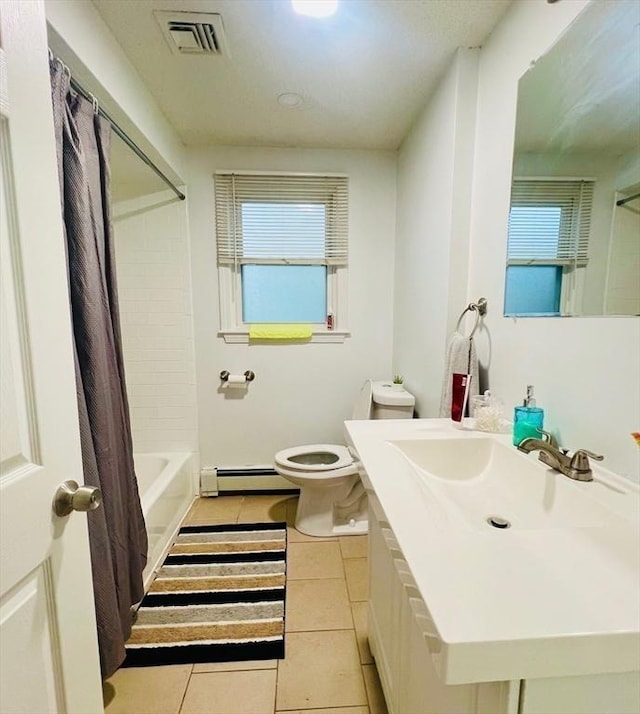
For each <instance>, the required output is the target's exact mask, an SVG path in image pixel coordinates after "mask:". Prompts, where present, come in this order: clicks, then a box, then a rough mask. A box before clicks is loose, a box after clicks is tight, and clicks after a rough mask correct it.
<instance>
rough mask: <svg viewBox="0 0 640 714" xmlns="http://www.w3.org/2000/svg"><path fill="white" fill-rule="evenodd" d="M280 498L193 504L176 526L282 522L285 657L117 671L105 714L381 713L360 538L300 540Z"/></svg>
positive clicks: (288, 502)
mask: <svg viewBox="0 0 640 714" xmlns="http://www.w3.org/2000/svg"><path fill="white" fill-rule="evenodd" d="M296 506H297V498H296V497H292V496H288V495H278V494H275V495H273V496H221V497H218V498H203V499H199V500H197V501H196V502H195V504H194V505H193V507H192V509H191V511H190V512H189V514H188V515H187V518H186V520H185V523H191V524H202V523H234V522H237V523H252V522H260V521H287V523H288V524H289V525H288V560H287V563H288V568H287V570H288V572H287V605H286V620H285V630H286V640H285V643H286V658H285V659H283V660H269V661H266V662H228V663H224V664H195V665H175V666H168V667H142V668H130V669H121V670H119V671H118V672H116V673H115V675H114V676H113V677H111V679H109V680H108V681H107V682H105V684H104V697H105V712H106V714H205V713H206V714H280V712H286V713H287V714H302V713H304V714H386V712H387V709H386V706H385V703H384V697H383V695H382V690H381V688H380V681H379V679H378V674H377V671H376V667H375V664H374V663H373V659H372V657H371V652H370V650H369V646H368V643H367V596H368V574H367V537H366V536H351V537H346V538H310V537H308V536H305V535H302V534H301V533H298V531H296V530H295V529H294V528H293V527H292V526H293V522H294V519H295V509H296Z"/></svg>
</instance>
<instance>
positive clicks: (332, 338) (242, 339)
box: [218, 330, 351, 480]
mask: <svg viewBox="0 0 640 714" xmlns="http://www.w3.org/2000/svg"><path fill="white" fill-rule="evenodd" d="M218 337H223V338H224V341H225V342H226V343H227V344H228V345H247V344H249V330H220V331H219V332H218ZM347 337H351V333H350V332H347V331H346V330H331V331H329V330H327V331H325V332H314V333H313V334H312V335H311V339H310V340H283V341H282V344H287V345H295V344H310V343H323V344H330V343H334V344H338V343H341V342H344V341H345V339H346V338H347ZM273 342H274V344H277V343H278V340H274V341H273ZM220 478H221V477H220V476H218V480H220Z"/></svg>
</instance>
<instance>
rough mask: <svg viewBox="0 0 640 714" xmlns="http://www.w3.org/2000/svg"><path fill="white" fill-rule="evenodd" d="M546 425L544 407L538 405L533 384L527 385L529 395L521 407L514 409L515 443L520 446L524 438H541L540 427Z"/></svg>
mask: <svg viewBox="0 0 640 714" xmlns="http://www.w3.org/2000/svg"><path fill="white" fill-rule="evenodd" d="M543 427H544V409H541V408H540V407H537V406H536V400H535V399H534V398H533V385H532V384H528V385H527V396H526V397H525V398H524V401H523V403H522V406H521V407H516V408H515V409H514V410H513V444H514V446H518V444H520V443H521V442H522V440H523V439H528V438H530V437H531V438H534V439H541V438H542V434H541V433H540V429H542V428H543Z"/></svg>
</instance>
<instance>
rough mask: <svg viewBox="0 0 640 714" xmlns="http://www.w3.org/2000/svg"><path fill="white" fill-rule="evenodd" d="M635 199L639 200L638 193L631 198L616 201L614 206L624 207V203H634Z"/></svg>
mask: <svg viewBox="0 0 640 714" xmlns="http://www.w3.org/2000/svg"><path fill="white" fill-rule="evenodd" d="M636 198H640V193H634V194H633V196H627V197H626V198H621V199H620V200H619V201H616V206H624V204H625V203H629V201H634V200H635V199H636Z"/></svg>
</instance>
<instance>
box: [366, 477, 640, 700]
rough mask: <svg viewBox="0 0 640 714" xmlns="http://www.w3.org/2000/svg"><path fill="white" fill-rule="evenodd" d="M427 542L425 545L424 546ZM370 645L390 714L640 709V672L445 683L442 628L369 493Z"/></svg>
mask: <svg viewBox="0 0 640 714" xmlns="http://www.w3.org/2000/svg"><path fill="white" fill-rule="evenodd" d="M425 547H426V546H425ZM369 568H370V592H369V610H368V616H369V617H368V623H369V644H370V647H371V651H372V653H373V656H374V658H375V662H376V667H377V669H378V674H379V676H380V681H381V683H382V688H383V691H384V695H385V699H386V702H387V708H388V710H389V714H560V713H562V714H637V712H638V711H640V709H639V707H638V705H639V702H640V677H639V675H638V673H637V672H623V673H618V674H616V673H612V674H602V675H597V674H592V675H588V676H575V677H554V678H539V679H527V680H512V681H502V682H471V683H468V684H456V685H446V684H444V683H443V682H442V681H441V679H440V678H439V676H438V673H437V670H436V666H435V662H436V661H437V658H438V655H439V651H440V648H441V641H440V638H439V634H438V631H437V629H436V627H435V625H434V623H433V620H432V618H431V615H430V613H429V609H428V607H427V605H426V603H425V601H424V600H423V598H422V596H421V594H420V591H419V590H418V587H417V585H416V583H415V580H414V578H413V576H412V574H411V568H410V567H409V564H408V563H407V561H406V560H405V558H404V556H403V554H402V551H401V549H400V546H399V545H398V542H397V540H396V538H395V535H394V533H393V529H392V528H391V524H390V523H389V521H388V519H387V518H386V516H385V513H384V511H383V509H382V507H381V505H380V502H379V500H378V498H377V497H376V495H375V493H373V492H372V491H371V490H370V491H369Z"/></svg>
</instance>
